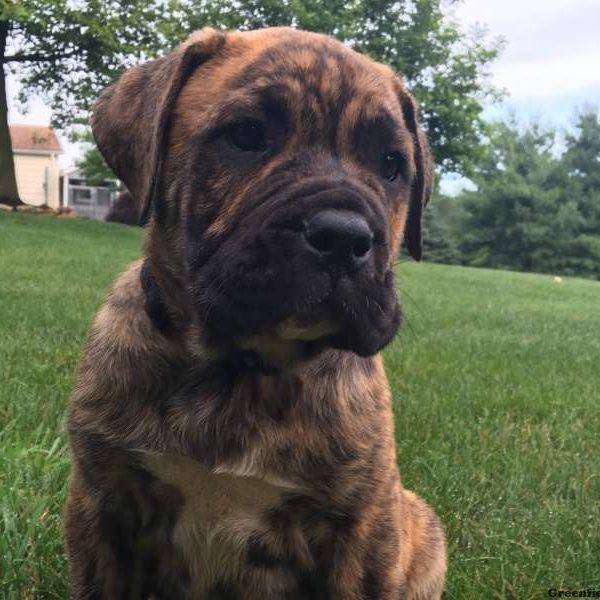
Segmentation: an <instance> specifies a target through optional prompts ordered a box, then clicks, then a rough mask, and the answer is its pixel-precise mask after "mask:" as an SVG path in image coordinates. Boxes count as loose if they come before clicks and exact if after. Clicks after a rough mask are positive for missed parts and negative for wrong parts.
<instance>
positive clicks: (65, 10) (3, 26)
mask: <svg viewBox="0 0 600 600" xmlns="http://www.w3.org/2000/svg"><path fill="white" fill-rule="evenodd" d="M167 8H168V6H167V5H166V4H165V3H164V2H161V1H160V0H85V1H84V0H81V1H79V2H71V1H69V0H0V198H3V199H4V200H5V201H10V202H12V203H18V202H19V200H18V193H17V188H16V182H15V175H14V164H13V159H12V149H11V144H10V136H9V130H8V122H7V110H8V108H7V97H6V86H5V77H6V74H7V69H10V70H11V71H12V72H13V73H15V75H16V76H17V78H18V79H19V81H20V84H21V98H20V99H21V101H23V102H26V100H27V97H28V96H29V95H30V94H36V95H38V96H40V97H42V98H44V99H46V100H47V101H48V103H49V104H50V105H51V106H52V107H53V111H54V112H53V124H54V125H55V126H57V127H64V126H65V125H73V124H77V123H85V122H86V121H87V115H88V111H89V107H90V104H91V102H92V101H93V100H94V99H95V98H96V97H97V95H98V93H99V91H100V90H101V89H102V88H103V87H104V86H105V85H107V84H108V83H109V82H110V81H111V80H112V79H114V77H115V76H116V75H117V74H118V73H119V72H120V71H121V70H122V69H123V68H124V67H126V66H128V65H129V64H132V63H133V62H135V61H137V60H140V59H142V58H145V57H147V56H151V55H153V54H155V53H156V52H157V51H158V50H159V48H163V47H164V46H165V45H166V42H165V39H164V36H163V33H162V30H161V28H160V24H161V23H162V22H163V19H165V20H168V11H167Z"/></svg>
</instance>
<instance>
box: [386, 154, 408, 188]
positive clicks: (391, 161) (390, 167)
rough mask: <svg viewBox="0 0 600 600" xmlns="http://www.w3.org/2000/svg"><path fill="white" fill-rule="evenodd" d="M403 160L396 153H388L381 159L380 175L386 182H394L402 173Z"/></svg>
mask: <svg viewBox="0 0 600 600" xmlns="http://www.w3.org/2000/svg"><path fill="white" fill-rule="evenodd" d="M403 166H404V159H403V158H402V157H401V156H400V154H398V153H397V152H388V153H387V154H385V155H384V157H383V158H382V159H381V175H382V176H383V177H385V178H386V179H387V180H388V181H394V179H396V177H398V175H399V174H400V172H401V171H402V167H403Z"/></svg>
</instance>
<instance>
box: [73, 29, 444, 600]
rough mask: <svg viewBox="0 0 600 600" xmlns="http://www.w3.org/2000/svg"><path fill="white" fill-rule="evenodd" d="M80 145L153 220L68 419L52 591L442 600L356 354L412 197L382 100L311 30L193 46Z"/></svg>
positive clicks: (413, 206)
mask: <svg viewBox="0 0 600 600" xmlns="http://www.w3.org/2000/svg"><path fill="white" fill-rule="evenodd" d="M93 129H94V134H95V136H96V139H97V142H98V145H99V147H100V149H101V151H102V153H103V154H104V156H105V158H106V160H107V161H108V163H109V165H110V166H111V167H112V168H113V169H114V171H115V173H116V174H117V175H118V176H119V177H120V178H121V179H122V180H123V181H124V182H125V184H126V185H127V187H128V189H129V190H130V191H131V192H132V194H133V195H134V197H135V198H136V200H137V201H138V202H139V203H140V206H141V207H143V212H146V213H149V214H150V215H151V220H150V223H149V225H148V227H147V233H146V242H145V250H144V258H143V259H142V260H141V261H139V262H136V263H134V264H133V265H132V266H131V267H130V268H129V269H128V270H127V271H126V272H125V273H124V274H123V275H122V276H121V277H120V278H119V279H118V280H117V282H116V284H115V285H114V287H113V288H112V291H111V292H110V294H109V296H108V298H107V300H106V302H105V303H104V305H103V306H102V308H101V310H100V312H99V314H98V316H97V317H96V319H95V321H94V324H93V326H92V330H91V333H90V335H89V339H88V341H87V344H86V347H85V351H84V354H83V358H82V361H81V366H80V370H79V374H78V380H77V384H76V387H75V390H74V392H73V397H72V401H71V410H70V417H69V428H70V434H71V445H72V454H73V467H72V474H71V481H70V485H69V498H68V505H67V513H66V521H67V522H66V536H67V547H68V553H69V560H70V567H71V583H72V598H78V599H80V598H90V599H91V598H94V599H110V600H114V599H121V598H123V599H129V598H131V599H138V598H140V599H142V598H143V599H147V598H153V599H163V600H177V599H180V598H181V599H184V598H187V599H199V600H205V599H206V600H208V599H216V598H221V599H223V598H227V599H234V598H235V599H248V600H281V599H313V598H315V599H318V598H328V599H334V600H359V599H367V598H369V599H379V600H384V599H390V600H391V599H394V600H398V599H400V598H439V596H440V595H441V592H442V588H443V581H444V573H445V563H446V559H445V542H444V535H443V532H442V529H441V527H440V525H439V523H438V520H437V518H436V517H435V515H434V514H433V512H432V511H431V510H430V509H429V508H428V507H427V505H426V504H425V503H424V502H423V501H422V500H420V499H419V498H418V497H417V496H415V495H414V494H413V493H411V492H409V491H407V490H405V489H403V488H402V485H401V483H400V479H399V476H398V469H397V466H396V453H395V446H394V431H393V418H392V410H391V398H390V392H389V387H388V384H387V381H386V378H385V375H384V371H383V366H382V361H381V357H380V356H379V355H378V354H377V353H378V352H379V351H380V350H381V349H382V348H383V347H384V346H385V345H386V344H387V343H388V342H389V341H390V340H391V339H392V338H393V336H394V335H395V333H396V331H397V329H398V327H399V324H400V309H399V307H398V303H397V300H396V293H395V289H394V276H393V267H394V259H395V257H396V256H397V253H398V251H399V247H400V244H401V241H402V238H403V233H404V234H405V235H406V239H407V245H408V248H409V251H410V253H411V254H412V256H413V257H415V258H417V259H418V258H419V256H420V238H421V233H420V219H421V209H422V206H423V204H424V203H425V201H426V199H427V197H428V195H429V190H430V182H431V165H430V158H429V152H428V149H427V144H426V141H425V138H424V136H423V134H422V132H421V130H420V129H419V126H418V124H417V115H416V108H415V104H414V102H413V100H412V98H411V97H410V96H409V95H408V94H407V92H406V91H405V90H404V88H403V86H402V84H401V82H400V81H399V80H398V79H397V78H396V76H395V75H394V73H392V71H391V70H390V69H389V68H387V67H385V66H382V65H379V64H377V63H375V62H373V61H372V60H370V59H368V58H366V57H364V56H361V55H359V54H357V53H355V52H353V51H351V50H349V49H348V48H346V47H344V46H343V45H342V44H340V43H338V42H337V41H335V40H333V39H331V38H328V37H325V36H322V35H316V34H311V33H305V32H299V31H293V30H290V29H267V30H263V31H255V32H249V33H222V32H217V31H214V30H211V29H205V30H202V31H200V32H197V33H195V34H194V35H193V36H192V37H191V38H190V39H189V40H188V41H187V42H186V43H185V44H183V45H182V46H180V47H179V48H177V49H176V50H175V51H174V52H173V53H171V54H170V55H168V56H166V57H164V58H161V59H158V60H155V61H152V62H149V63H147V64H145V65H142V66H139V67H136V68H133V69H131V70H130V71H128V72H127V73H125V74H124V75H123V76H122V77H121V79H120V80H119V81H118V82H117V83H116V84H115V85H113V86H111V87H109V88H108V89H107V90H105V91H104V92H103V94H102V95H101V97H100V100H99V101H98V103H97V105H96V109H95V112H94V117H93Z"/></svg>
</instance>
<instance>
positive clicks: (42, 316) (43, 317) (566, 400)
mask: <svg viewBox="0 0 600 600" xmlns="http://www.w3.org/2000/svg"><path fill="white" fill-rule="evenodd" d="M439 205H440V206H441V205H442V203H441V202H440V203H439ZM0 240H2V243H0V272H1V273H2V277H0V297H1V298H2V302H1V303H0V356H1V357H2V360H1V361H0V381H1V382H2V385H0V488H1V489H2V494H1V495H0V598H6V599H13V598H44V599H46V598H56V599H59V598H66V597H67V596H68V591H67V574H66V564H65V557H64V552H63V534H62V510H63V504H64V497H65V491H66V484H67V474H68V469H69V456H68V449H67V442H66V431H65V412H66V400H67V396H68V394H69V391H70V389H71V386H72V378H73V373H74V370H75V368H76V365H77V361H78V357H79V353H80V351H81V347H82V344H83V340H84V337H85V335H86V330H87V329H88V327H89V323H90V320H91V319H92V316H93V314H94V312H95V311H96V310H97V308H98V306H99V304H100V302H101V300H102V297H103V296H104V294H105V293H106V291H107V289H108V286H109V284H110V282H111V281H112V280H113V279H114V277H116V275H117V274H118V273H119V272H120V271H121V270H122V269H124V268H125V266H126V265H127V263H128V262H130V261H131V260H133V259H135V258H136V257H137V256H138V255H139V251H140V246H141V241H142V231H141V230H140V229H139V228H137V227H126V226H123V225H115V224H109V223H98V222H93V221H80V220H76V219H57V218H52V217H42V216H32V215H20V214H12V213H4V212H0ZM42 247H43V250H44V263H43V265H42V266H43V268H41V266H40V248H42ZM397 280H398V282H399V283H400V286H401V295H402V296H403V304H404V310H405V315H406V317H405V327H404V328H403V330H402V332H401V333H400V336H399V338H398V339H397V341H396V342H394V343H393V344H392V345H391V346H390V347H389V348H388V349H387V350H386V352H385V355H384V359H385V363H386V369H387V372H388V375H389V378H390V383H391V387H392V392H393V396H394V401H395V407H396V414H397V418H396V440H397V447H398V460H399V463H400V469H401V474H402V480H403V482H404V484H405V485H406V486H407V487H409V488H410V489H414V490H415V491H417V492H418V493H419V494H421V495H423V496H424V497H425V498H426V499H427V500H428V501H429V502H430V503H431V505H432V506H433V507H434V508H435V509H436V511H437V512H438V514H439V516H440V518H441V520H442V522H443V523H444V526H445V528H446V533H447V536H448V540H449V551H450V552H449V555H450V560H449V573H448V580H447V581H448V583H447V590H446V597H447V598H448V599H457V600H462V599H471V598H490V599H497V600H505V599H506V598H523V599H532V600H533V599H534V598H540V595H541V594H542V592H543V593H545V592H546V590H547V589H548V588H549V587H551V586H556V587H559V586H563V587H564V588H565V589H579V588H587V587H588V586H595V587H598V586H599V585H600V580H599V574H598V556H600V530H599V529H598V526H597V524H598V522H599V521H600V503H599V502H598V498H599V497H600V439H599V438H598V430H599V429H600V411H598V406H597V401H598V389H599V387H600V371H599V370H598V365H597V356H598V354H599V352H600V346H599V339H598V334H597V332H598V330H599V329H600V312H599V311H598V303H599V300H600V285H599V284H598V283H596V282H591V281H581V280H576V279H565V280H564V281H563V283H562V284H560V285H558V284H556V283H554V282H553V281H552V279H551V278H549V277H544V276H536V275H524V274H519V273H507V272H501V271H488V270H483V269H467V268H463V267H446V266H440V265H430V264H423V263H422V264H415V263H406V264H402V265H401V266H400V269H399V271H398V278H397ZM561 365H562V367H561ZM565 365H568V368H564V366H565Z"/></svg>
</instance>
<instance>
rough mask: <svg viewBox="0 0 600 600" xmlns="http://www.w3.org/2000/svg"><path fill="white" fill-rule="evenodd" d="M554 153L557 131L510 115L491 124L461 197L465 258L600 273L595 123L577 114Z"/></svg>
mask: <svg viewBox="0 0 600 600" xmlns="http://www.w3.org/2000/svg"><path fill="white" fill-rule="evenodd" d="M577 129H578V133H577V134H571V135H569V136H567V139H566V143H567V149H566V151H565V152H564V154H563V155H562V156H558V157H557V156H556V152H555V148H556V132H555V131H552V130H542V129H541V128H540V127H539V126H538V125H536V124H533V125H531V126H529V127H528V128H526V129H525V130H524V131H520V130H519V129H518V127H517V125H516V123H514V122H509V123H501V124H497V125H496V126H495V129H494V132H493V135H492V136H491V140H490V145H489V148H488V152H487V156H486V157H485V160H483V161H482V162H481V164H480V166H479V168H478V170H477V172H476V174H475V176H474V177H473V178H472V179H473V181H474V183H475V184H476V186H477V191H474V192H464V193H463V194H462V197H461V198H460V199H459V203H460V204H461V205H462V209H463V210H464V211H465V215H466V217H465V218H464V219H463V221H462V223H461V225H460V229H461V250H462V252H463V260H464V262H465V263H466V264H470V265H473V266H488V267H495V268H504V269H517V270H523V271H537V272H550V273H560V274H567V275H572V274H579V275H584V276H587V277H594V278H600V177H599V175H598V170H599V169H598V166H599V159H600V123H599V121H598V115H597V113H595V112H593V111H592V112H589V111H588V112H586V113H583V114H582V115H580V117H579V119H578V122H577Z"/></svg>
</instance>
